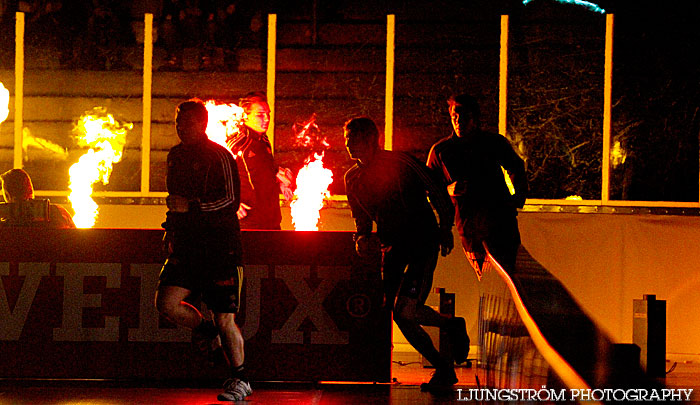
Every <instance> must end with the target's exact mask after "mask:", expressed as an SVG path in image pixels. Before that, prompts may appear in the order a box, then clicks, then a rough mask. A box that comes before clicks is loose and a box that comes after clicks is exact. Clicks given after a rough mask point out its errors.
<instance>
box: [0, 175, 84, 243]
mask: <svg viewBox="0 0 700 405" xmlns="http://www.w3.org/2000/svg"><path fill="white" fill-rule="evenodd" d="M0 181H1V182H2V194H3V197H4V198H5V201H6V202H5V203H4V204H0V226H28V227H45V228H60V229H67V228H75V223H74V222H73V218H71V215H70V214H69V213H68V211H67V210H66V209H65V208H63V207H61V206H60V205H56V204H51V202H50V201H49V200H48V199H35V198H34V186H32V179H31V178H30V177H29V174H27V172H25V171H24V170H22V169H12V170H8V171H6V172H5V173H3V174H2V175H0Z"/></svg>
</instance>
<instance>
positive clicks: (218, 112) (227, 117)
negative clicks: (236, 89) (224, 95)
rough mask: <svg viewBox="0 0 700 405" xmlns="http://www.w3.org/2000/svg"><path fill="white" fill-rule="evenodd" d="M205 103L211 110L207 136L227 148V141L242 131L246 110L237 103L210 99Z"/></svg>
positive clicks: (208, 109)
mask: <svg viewBox="0 0 700 405" xmlns="http://www.w3.org/2000/svg"><path fill="white" fill-rule="evenodd" d="M204 105H205V106H206V107H207V111H208V112H209V122H208V124H207V131H206V132H207V137H208V138H209V139H211V140H212V141H213V142H216V143H218V144H219V145H221V146H223V147H224V148H226V149H227V150H229V148H228V147H227V146H226V141H227V140H229V139H231V138H235V137H236V135H238V133H239V132H240V128H241V125H242V120H243V115H244V111H243V108H241V107H239V106H237V105H236V104H217V102H216V101H214V100H209V101H207V102H206V103H204Z"/></svg>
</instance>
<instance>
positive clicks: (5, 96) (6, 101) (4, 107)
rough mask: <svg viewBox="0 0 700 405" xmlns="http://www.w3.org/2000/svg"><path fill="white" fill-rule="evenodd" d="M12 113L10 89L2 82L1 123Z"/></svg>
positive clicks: (0, 96) (0, 99)
mask: <svg viewBox="0 0 700 405" xmlns="http://www.w3.org/2000/svg"><path fill="white" fill-rule="evenodd" d="M8 115H10V91H9V90H7V89H6V88H5V85H4V84H2V82H0V123H2V122H3V121H5V120H6V119H7V116H8Z"/></svg>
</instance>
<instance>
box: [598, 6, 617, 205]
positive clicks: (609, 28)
mask: <svg viewBox="0 0 700 405" xmlns="http://www.w3.org/2000/svg"><path fill="white" fill-rule="evenodd" d="M614 21H615V17H614V15H613V14H608V15H606V16H605V73H604V79H603V80H604V86H603V161H602V166H603V167H602V170H603V174H602V175H603V178H602V190H601V203H602V204H603V205H605V204H607V203H608V201H609V200H610V126H611V115H612V67H613V59H612V58H613V22H614Z"/></svg>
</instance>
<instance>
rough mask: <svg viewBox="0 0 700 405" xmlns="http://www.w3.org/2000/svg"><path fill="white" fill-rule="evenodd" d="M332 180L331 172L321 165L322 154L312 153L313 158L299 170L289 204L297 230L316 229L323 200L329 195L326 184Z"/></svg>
mask: <svg viewBox="0 0 700 405" xmlns="http://www.w3.org/2000/svg"><path fill="white" fill-rule="evenodd" d="M332 182H333V172H332V171H330V170H329V169H327V168H325V167H323V154H320V155H319V154H314V159H313V160H311V161H309V162H307V164H306V165H305V166H304V167H302V168H301V170H299V174H297V188H296V190H295V191H294V200H293V201H292V203H291V204H290V207H291V209H292V222H293V223H294V229H295V230H297V231H318V220H319V218H320V217H321V213H320V211H321V208H323V201H324V199H326V198H329V197H330V192H328V186H329V185H330V184H331V183H332Z"/></svg>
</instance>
